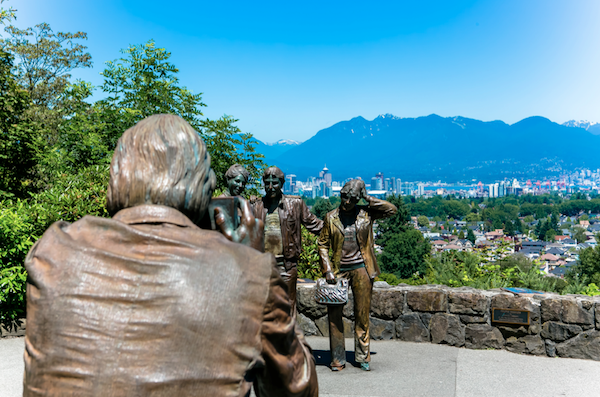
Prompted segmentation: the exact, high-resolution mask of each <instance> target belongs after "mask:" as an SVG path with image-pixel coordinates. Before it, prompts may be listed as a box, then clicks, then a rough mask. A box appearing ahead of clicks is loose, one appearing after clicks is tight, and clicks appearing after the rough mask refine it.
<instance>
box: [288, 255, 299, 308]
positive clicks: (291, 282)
mask: <svg viewBox="0 0 600 397" xmlns="http://www.w3.org/2000/svg"><path fill="white" fill-rule="evenodd" d="M286 273H287V274H288V275H289V278H288V280H287V285H288V293H289V295H290V302H291V303H292V310H293V311H296V285H297V283H298V268H297V267H296V264H294V265H293V266H292V267H291V268H290V269H289V270H287V271H286Z"/></svg>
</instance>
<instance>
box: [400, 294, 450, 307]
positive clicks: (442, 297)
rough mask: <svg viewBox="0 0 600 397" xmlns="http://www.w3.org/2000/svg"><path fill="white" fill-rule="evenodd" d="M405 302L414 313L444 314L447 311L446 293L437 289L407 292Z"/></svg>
mask: <svg viewBox="0 0 600 397" xmlns="http://www.w3.org/2000/svg"><path fill="white" fill-rule="evenodd" d="M406 302H407V303H408V306H409V307H410V308H411V309H412V310H414V311H416V312H445V311H446V310H448V300H447V295H446V293H445V292H444V291H440V290H437V289H422V290H416V291H408V292H407V293H406Z"/></svg>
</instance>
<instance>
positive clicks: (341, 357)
mask: <svg viewBox="0 0 600 397" xmlns="http://www.w3.org/2000/svg"><path fill="white" fill-rule="evenodd" d="M343 310H344V306H343V305H328V306H327V316H328V319H329V349H330V350H331V369H333V370H335V369H338V370H339V369H341V368H343V367H344V366H345V365H346V346H345V343H344V342H345V341H344V321H343V320H342V311H343Z"/></svg>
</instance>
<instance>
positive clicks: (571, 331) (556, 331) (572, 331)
mask: <svg viewBox="0 0 600 397" xmlns="http://www.w3.org/2000/svg"><path fill="white" fill-rule="evenodd" d="M582 331H583V330H582V329H581V327H580V326H579V325H574V324H563V323H558V322H556V321H547V322H545V323H544V325H543V326H542V332H541V335H542V338H545V339H551V340H553V341H555V342H562V341H565V340H567V339H571V338H572V337H574V336H575V335H577V334H579V333H581V332H582Z"/></svg>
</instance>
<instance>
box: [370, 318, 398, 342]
mask: <svg viewBox="0 0 600 397" xmlns="http://www.w3.org/2000/svg"><path fill="white" fill-rule="evenodd" d="M369 321H370V325H369V333H370V335H371V339H373V340H388V339H394V322H393V321H385V320H381V319H378V318H376V317H371V318H370V319H369Z"/></svg>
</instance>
